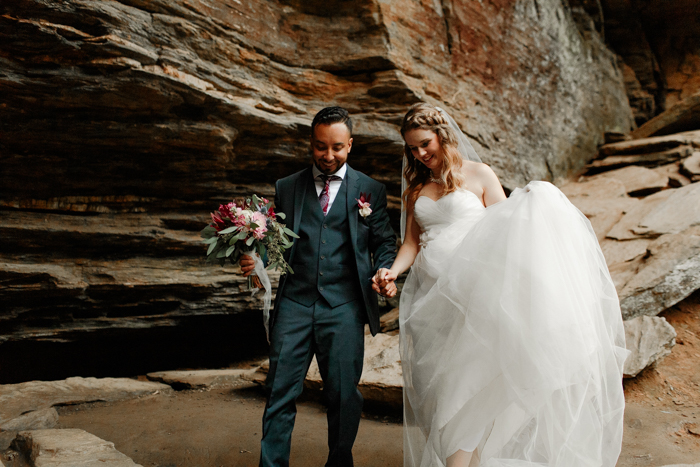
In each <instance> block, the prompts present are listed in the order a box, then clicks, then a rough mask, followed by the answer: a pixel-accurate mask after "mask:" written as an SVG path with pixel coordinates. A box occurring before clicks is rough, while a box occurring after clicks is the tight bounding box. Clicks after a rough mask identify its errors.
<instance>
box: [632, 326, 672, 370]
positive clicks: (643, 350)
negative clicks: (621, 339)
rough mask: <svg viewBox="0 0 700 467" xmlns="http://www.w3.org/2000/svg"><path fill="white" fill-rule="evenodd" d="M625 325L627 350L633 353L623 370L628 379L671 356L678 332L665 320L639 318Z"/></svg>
mask: <svg viewBox="0 0 700 467" xmlns="http://www.w3.org/2000/svg"><path fill="white" fill-rule="evenodd" d="M624 325H625V342H626V346H627V350H629V351H630V352H631V353H630V355H629V357H627V360H625V366H624V369H623V374H624V375H625V377H627V378H632V377H635V376H637V375H638V374H639V373H640V372H641V371H642V370H644V369H645V368H648V367H649V366H651V365H653V364H655V363H656V362H657V361H659V360H661V359H662V358H663V357H665V356H666V355H668V354H670V353H671V349H672V348H673V346H674V345H676V331H675V329H673V326H671V325H670V324H669V323H668V322H667V321H666V319H665V318H659V317H658V316H654V317H651V316H639V317H637V318H634V319H631V320H627V321H625V322H624Z"/></svg>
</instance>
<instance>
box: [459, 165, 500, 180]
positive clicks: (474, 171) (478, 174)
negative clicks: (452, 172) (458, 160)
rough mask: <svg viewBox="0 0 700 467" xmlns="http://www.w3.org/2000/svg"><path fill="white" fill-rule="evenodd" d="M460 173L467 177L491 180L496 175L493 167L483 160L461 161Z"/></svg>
mask: <svg viewBox="0 0 700 467" xmlns="http://www.w3.org/2000/svg"><path fill="white" fill-rule="evenodd" d="M462 174H463V175H464V176H465V177H467V178H468V179H474V178H476V179H478V180H484V181H486V180H491V179H493V178H494V177H496V174H495V173H494V171H493V169H491V167H490V166H489V165H487V164H484V163H483V162H474V161H463V162H462Z"/></svg>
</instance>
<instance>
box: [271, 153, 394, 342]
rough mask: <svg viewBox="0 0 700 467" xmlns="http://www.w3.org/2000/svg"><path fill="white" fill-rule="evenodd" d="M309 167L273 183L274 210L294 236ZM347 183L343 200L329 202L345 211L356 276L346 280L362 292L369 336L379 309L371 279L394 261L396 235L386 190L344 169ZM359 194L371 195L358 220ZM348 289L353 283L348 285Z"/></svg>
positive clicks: (287, 257)
mask: <svg viewBox="0 0 700 467" xmlns="http://www.w3.org/2000/svg"><path fill="white" fill-rule="evenodd" d="M312 177H313V175H312V170H311V167H309V168H308V169H304V170H302V171H301V172H297V173H295V174H293V175H290V176H289V177H285V178H283V179H281V180H278V181H277V183H276V184H275V189H276V192H275V211H276V212H283V213H284V214H285V215H286V216H287V217H286V220H285V221H284V222H285V224H286V225H287V227H289V228H290V229H292V230H293V231H294V232H295V233H298V232H299V223H300V221H301V218H302V216H303V215H304V213H303V207H304V196H305V195H306V193H307V187H308V185H309V184H310V183H313V179H312ZM345 177H346V183H347V191H346V199H345V200H342V199H338V198H336V199H335V200H334V201H333V203H334V205H335V203H342V202H345V203H346V206H347V212H348V221H349V228H350V238H351V241H352V247H353V250H354V252H355V263H356V266H357V277H349V278H348V281H353V280H356V281H358V283H359V285H360V288H361V290H362V296H363V299H364V304H365V310H366V312H367V320H368V322H369V327H370V330H371V332H372V335H374V334H376V333H377V332H378V331H379V310H378V306H377V294H376V293H375V292H374V290H372V285H371V281H370V280H371V278H372V276H374V273H375V272H376V271H377V269H379V268H382V267H386V268H388V267H390V266H391V264H392V263H393V261H394V258H396V234H395V233H394V230H393V229H392V227H391V224H390V221H389V215H388V214H387V211H386V204H387V202H386V187H385V186H384V185H383V184H381V183H379V182H378V181H376V180H373V179H371V178H369V177H368V176H367V175H365V174H363V173H361V172H358V171H356V170H354V169H352V168H351V167H350V166H348V168H347V173H346V175H345ZM360 193H364V194H365V195H370V194H371V200H370V204H371V208H372V214H370V215H369V216H367V217H362V216H361V215H360V212H359V208H358V206H357V200H358V199H359V198H360ZM295 250H296V244H295V245H294V246H292V248H290V249H289V250H287V251H286V252H285V260H286V261H287V263H289V264H290V265H291V264H292V263H293V262H294V253H295ZM286 277H287V276H286V275H283V276H282V277H281V278H280V284H279V287H278V289H277V297H276V299H275V306H274V308H273V310H272V313H271V315H270V329H272V327H273V326H274V322H275V317H276V316H277V312H278V308H279V302H280V298H281V297H282V295H283V292H284V286H285V282H286ZM349 284H350V286H353V287H354V285H353V284H351V283H349Z"/></svg>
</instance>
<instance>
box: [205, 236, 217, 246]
mask: <svg viewBox="0 0 700 467" xmlns="http://www.w3.org/2000/svg"><path fill="white" fill-rule="evenodd" d="M218 239H219V237H211V238H207V239H206V240H202V243H206V244H207V245H209V244H212V243H216V241H217V240H218Z"/></svg>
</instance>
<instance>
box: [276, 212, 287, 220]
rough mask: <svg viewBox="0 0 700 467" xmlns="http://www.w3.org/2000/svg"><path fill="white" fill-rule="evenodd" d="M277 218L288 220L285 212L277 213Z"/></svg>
mask: <svg viewBox="0 0 700 467" xmlns="http://www.w3.org/2000/svg"><path fill="white" fill-rule="evenodd" d="M275 216H277V217H279V218H280V219H282V220H285V219H286V218H287V215H286V214H285V213H283V212H276V213H275Z"/></svg>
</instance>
